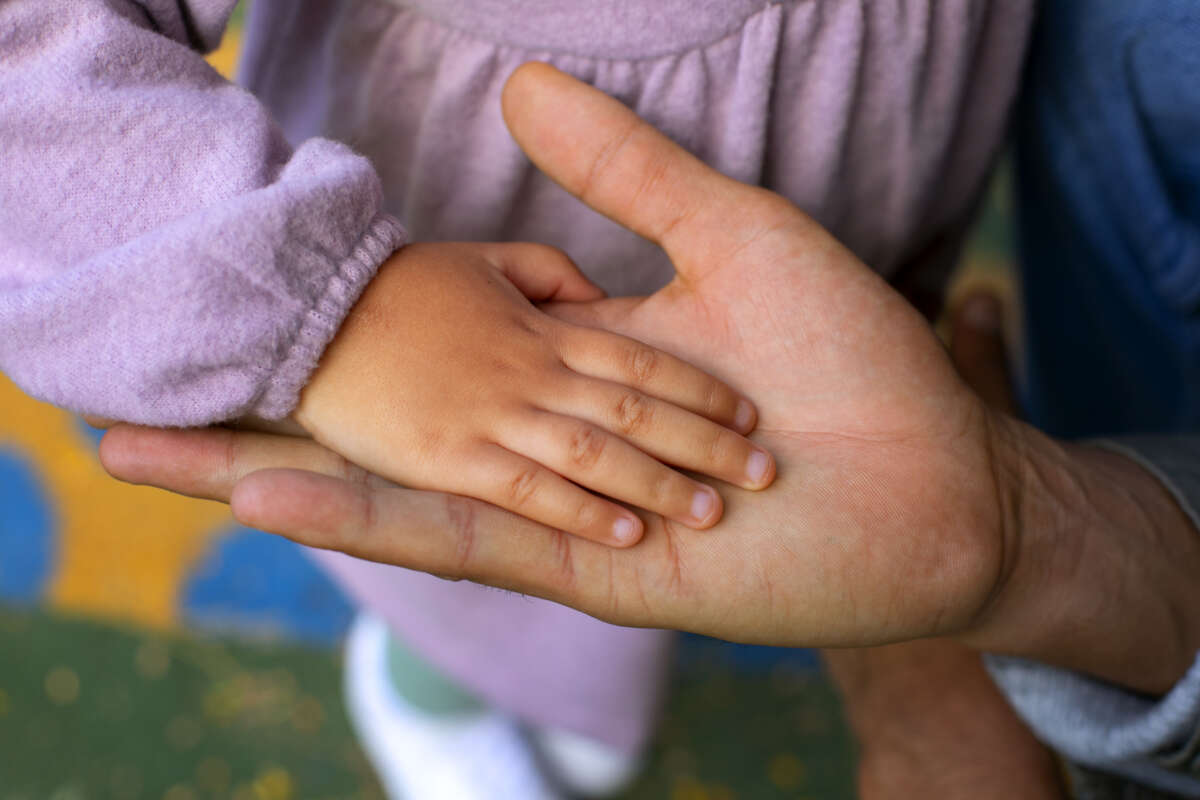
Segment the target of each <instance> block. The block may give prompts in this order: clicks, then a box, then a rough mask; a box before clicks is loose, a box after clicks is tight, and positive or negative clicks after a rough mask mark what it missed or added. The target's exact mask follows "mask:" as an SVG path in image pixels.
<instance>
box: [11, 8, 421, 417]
mask: <svg viewBox="0 0 1200 800" xmlns="http://www.w3.org/2000/svg"><path fill="white" fill-rule="evenodd" d="M234 5H235V0H145V2H133V0H7V2H3V3H0V370H2V371H3V372H4V373H5V374H7V375H8V376H10V377H11V378H12V379H13V381H14V382H16V383H17V385H19V386H20V387H21V388H22V389H24V390H25V391H26V392H28V393H29V394H31V395H33V396H35V397H38V398H40V399H43V400H47V401H49V402H51V403H54V404H55V405H58V406H63V407H66V408H69V409H71V410H74V411H79V412H84V413H90V414H95V415H98V416H103V417H110V418H115V419H119V420H126V421H132V422H140V423H145V424H152V425H203V424H207V423H212V422H216V421H219V420H224V419H229V418H233V417H238V416H241V415H244V414H248V413H254V414H258V415H260V416H263V417H268V418H278V417H282V416H285V415H286V414H287V413H289V411H290V410H291V409H292V407H293V406H294V405H295V403H296V402H297V399H298V396H299V392H300V389H301V388H302V387H303V385H304V383H305V382H306V381H307V379H308V376H309V375H310V373H311V371H312V370H313V369H314V368H315V365H316V363H317V360H318V358H319V356H320V354H321V352H322V351H323V350H324V347H325V346H326V345H327V344H328V342H329V341H330V339H332V337H333V335H334V333H335V332H336V330H337V328H338V327H339V325H340V324H341V320H342V319H343V317H344V316H345V314H346V313H347V312H348V310H349V308H350V306H351V305H352V304H353V303H354V301H355V300H356V299H357V297H358V295H359V294H360V292H361V291H362V289H363V288H364V287H365V285H366V284H367V282H368V281H369V280H370V279H371V277H372V276H373V274H374V272H375V270H376V269H377V267H378V266H379V264H380V263H382V261H383V260H384V259H386V258H387V256H388V255H390V254H391V252H393V251H394V250H395V248H396V247H398V246H399V245H400V244H401V243H402V242H403V239H404V231H403V229H402V228H401V227H400V225H399V223H398V222H397V221H396V220H394V219H393V218H391V217H389V216H388V215H387V214H386V213H384V212H383V210H382V190H381V187H380V182H379V180H378V177H377V176H376V173H375V170H374V169H373V167H372V165H371V164H370V163H369V162H368V161H367V160H366V159H364V158H362V157H360V156H359V155H357V154H355V153H354V152H352V151H351V150H350V149H349V148H347V147H345V146H344V145H342V144H339V143H337V142H333V141H328V140H322V139H313V140H310V141H308V142H304V143H302V144H300V145H299V146H298V147H296V148H293V147H292V146H290V145H289V143H288V142H287V141H286V140H285V138H284V136H283V135H282V133H281V132H280V130H279V129H278V127H277V126H276V125H275V123H274V121H273V120H272V119H271V117H270V115H269V114H268V113H267V111H266V110H265V108H264V107H263V106H262V105H261V104H260V103H259V102H258V101H257V100H256V99H255V98H254V97H253V96H252V95H251V94H250V93H248V92H246V91H244V90H243V89H240V88H238V87H236V86H234V85H232V84H230V83H229V82H227V81H225V80H224V79H222V78H221V77H220V76H219V75H218V74H217V73H216V72H215V71H213V70H212V69H211V68H210V67H209V66H208V65H207V63H205V61H204V60H203V58H202V55H201V53H202V51H204V50H206V49H211V48H212V47H214V46H215V45H216V44H217V43H218V42H219V40H220V36H221V33H222V31H223V29H224V27H225V25H226V22H227V20H228V18H229V15H230V12H231V11H232V9H233V6H234Z"/></svg>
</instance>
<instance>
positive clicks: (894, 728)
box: [824, 290, 1065, 800]
mask: <svg viewBox="0 0 1200 800" xmlns="http://www.w3.org/2000/svg"><path fill="white" fill-rule="evenodd" d="M1001 312H1002V306H1001V303H1000V301H999V299H998V298H997V297H996V296H995V295H994V294H993V293H991V292H988V291H986V290H983V291H981V290H975V291H972V292H970V293H968V294H967V295H966V297H965V299H964V300H963V301H962V303H960V304H958V305H957V306H956V307H955V308H954V309H953V311H952V314H951V326H950V329H951V340H950V354H951V356H952V358H953V360H954V366H955V367H956V368H957V369H958V372H959V374H960V375H962V377H963V379H964V380H965V381H966V382H967V383H968V385H970V386H971V388H973V389H974V390H975V391H976V392H977V393H978V394H979V395H980V397H982V398H983V399H984V400H985V401H987V402H988V403H989V404H990V405H991V406H992V407H994V408H1000V409H1005V410H1011V409H1012V408H1013V397H1012V392H1011V390H1010V386H1009V378H1008V369H1007V364H1006V360H1005V352H1004V343H1003V338H1002V336H1001V330H1000V329H1001V319H1002V313H1001ZM824 656H825V664H826V666H827V668H828V669H829V672H830V674H831V675H832V677H833V679H834V681H835V682H836V684H837V685H838V688H839V689H840V690H841V694H842V705H843V708H844V709H845V712H846V717H847V721H848V722H849V723H850V727H851V728H852V729H853V731H854V735H855V737H856V738H857V740H858V748H857V750H858V796H859V797H860V798H861V800H884V799H885V798H886V800H904V798H926V797H938V798H945V800H959V799H961V800H968V799H969V800H987V799H988V798H997V800H1000V798H1009V797H1021V798H1026V799H1027V800H1059V799H1060V798H1063V797H1065V793H1064V791H1063V787H1062V781H1061V777H1060V774H1059V769H1058V765H1057V763H1056V762H1055V759H1054V757H1053V756H1052V755H1051V753H1050V751H1049V750H1047V749H1046V747H1045V745H1043V744H1042V743H1041V742H1039V741H1038V740H1037V739H1036V738H1035V737H1034V735H1033V733H1032V732H1031V731H1030V730H1029V728H1028V726H1026V725H1025V723H1024V722H1022V721H1021V719H1020V718H1019V717H1018V716H1017V714H1016V712H1015V711H1013V709H1012V706H1011V705H1009V703H1008V700H1007V699H1006V698H1005V697H1004V695H1003V694H1001V692H1000V690H999V689H998V688H997V687H996V684H995V683H993V682H992V679H991V677H990V676H989V675H988V673H987V670H986V669H985V668H984V665H983V659H982V658H981V656H980V655H979V653H977V652H975V651H974V650H971V649H970V648H967V647H965V646H963V645H961V644H959V643H957V642H953V641H950V640H947V639H927V640H922V641H916V642H903V643H901V644H892V645H887V646H885V647H868V648H860V649H847V650H827V651H825V653H824Z"/></svg>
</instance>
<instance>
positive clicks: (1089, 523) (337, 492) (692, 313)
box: [104, 65, 1200, 691]
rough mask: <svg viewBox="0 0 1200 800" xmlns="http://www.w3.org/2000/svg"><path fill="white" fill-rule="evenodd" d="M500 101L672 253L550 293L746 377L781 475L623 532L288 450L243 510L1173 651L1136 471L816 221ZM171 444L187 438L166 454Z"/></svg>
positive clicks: (1007, 639) (800, 633)
mask: <svg viewBox="0 0 1200 800" xmlns="http://www.w3.org/2000/svg"><path fill="white" fill-rule="evenodd" d="M505 110H506V115H507V119H508V123H509V126H510V128H511V130H512V131H513V134H514V136H515V137H516V138H517V140H518V141H519V142H520V143H521V144H522V146H523V147H525V148H526V150H527V151H528V152H529V153H530V154H531V156H532V157H533V158H534V160H535V161H536V162H537V163H538V164H539V166H541V167H542V169H543V170H544V171H545V172H546V173H547V174H549V175H550V176H551V177H553V178H555V179H556V180H558V181H559V182H560V183H562V184H563V185H564V186H565V187H566V188H567V189H568V190H569V191H572V192H574V193H576V194H578V195H579V196H581V197H582V198H583V199H584V200H585V201H586V202H588V203H589V204H590V205H592V206H593V207H595V208H596V209H598V210H599V211H601V212H604V213H606V214H608V215H609V216H611V217H613V218H614V219H616V220H617V221H619V222H622V223H623V224H626V225H628V226H629V227H631V228H632V229H634V230H636V231H638V232H639V233H641V234H643V235H645V236H647V237H648V238H651V239H653V240H655V241H658V242H659V243H661V244H662V245H663V246H664V247H665V248H666V250H667V251H668V253H669V254H670V255H671V257H672V259H673V260H674V261H675V262H676V264H677V266H678V269H679V277H678V278H677V279H676V280H675V281H673V282H672V283H671V284H670V285H669V286H667V287H666V288H664V289H663V290H662V291H661V292H659V293H657V294H655V295H654V296H653V297H651V298H648V299H645V300H624V301H609V302H604V303H598V304H596V305H594V306H590V307H583V308H576V309H574V310H573V311H568V310H565V309H561V308H560V309H558V310H559V313H561V314H563V315H569V316H571V317H572V318H573V319H575V320H576V321H585V322H590V323H592V324H599V323H604V324H607V325H610V326H612V327H613V328H615V329H617V330H618V331H619V332H622V333H625V334H627V335H632V336H633V337H634V338H642V339H644V340H647V341H648V342H649V343H651V344H656V345H658V346H660V347H663V348H665V349H667V350H674V351H676V352H677V354H679V355H683V356H684V357H686V358H688V359H689V360H690V361H692V362H693V363H695V364H697V365H698V366H700V367H702V368H707V369H709V370H710V371H711V372H712V374H714V375H717V376H718V377H723V378H725V379H726V380H727V382H728V383H729V384H731V385H732V386H733V387H734V388H735V389H737V390H740V391H741V392H742V393H744V394H745V395H747V396H749V397H751V398H753V399H754V400H755V402H756V403H757V404H758V408H759V419H760V423H759V433H758V435H757V438H758V440H759V441H760V443H761V444H763V445H765V446H766V447H767V449H769V450H770V451H771V452H773V453H774V454H775V456H776V459H777V462H778V465H779V479H778V480H777V482H776V484H775V485H774V487H773V488H772V489H771V490H770V491H769V492H765V493H763V494H761V495H757V496H752V495H751V494H749V493H746V492H741V491H739V490H736V489H732V488H730V489H727V490H726V492H725V497H726V516H725V518H724V520H723V522H722V524H721V525H720V526H718V527H717V528H714V529H713V530H711V531H708V532H696V531H691V530H686V529H683V528H681V527H680V526H678V525H676V524H674V523H672V522H669V521H664V520H663V519H661V518H659V517H655V516H644V519H645V521H646V535H645V538H644V539H643V541H642V542H641V543H639V544H638V545H637V546H636V547H633V548H630V549H628V550H623V551H617V550H613V549H612V548H608V547H606V546H604V545H599V544H595V543H593V542H588V541H582V540H578V539H573V538H570V537H568V536H566V535H565V534H562V533H561V532H557V531H552V530H550V529H547V528H543V527H540V526H537V525H535V524H532V523H528V522H525V521H521V520H519V519H516V518H514V517H512V516H511V515H506V514H504V513H503V512H500V511H499V509H496V508H495V507H492V506H488V505H485V504H482V503H479V502H472V501H468V500H463V499H461V498H453V497H448V496H445V495H433V494H421V493H414V492H405V491H402V490H398V489H391V488H382V487H379V486H374V487H371V486H364V485H361V484H355V482H354V481H351V482H346V481H345V480H339V479H332V480H331V479H329V478H328V477H320V476H317V475H312V474H299V473H296V472H294V471H291V472H279V471H267V472H263V473H261V474H257V475H251V476H249V477H247V478H246V479H245V480H244V481H242V482H241V483H240V485H238V486H237V488H236V491H235V492H233V495H232V501H233V506H234V512H235V514H237V515H238V516H239V518H240V519H241V520H242V521H243V522H246V523H247V524H251V525H256V526H258V527H261V528H264V529H267V530H272V531H276V532H280V533H284V534H286V535H289V536H291V537H293V538H295V539H297V540H299V541H302V542H304V543H306V544H310V545H314V546H317V547H331V548H336V549H338V550H342V551H345V552H348V553H350V554H352V555H358V556H361V557H364V558H371V559H374V560H378V561H386V562H389V563H394V564H401V565H405V566H410V567H415V568H417V569H423V570H426V571H429V572H433V573H437V574H442V575H448V576H454V577H465V578H470V579H473V580H477V581H480V582H483V583H490V584H493V585H497V586H504V587H509V588H513V589H518V590H520V591H524V592H528V593H530V594H536V595H539V596H542V597H547V598H549V599H552V600H556V601H558V602H562V603H565V604H567V605H571V606H574V607H576V608H579V609H581V610H583V611H586V612H588V613H591V614H593V615H595V616H598V617H600V618H603V619H606V620H609V621H612V622H617V623H622V624H627V625H648V626H658V627H673V628H680V629H684V630H693V631H698V632H702V633H708V634H711V635H715V636H719V637H722V638H726V639H732V640H737V641H748V642H767V643H771V644H780V645H787V644H796V645H799V644H804V645H851V644H858V645H862V644H877V643H884V642H890V641H896V640H899V639H909V638H914V637H920V636H931V635H948V634H957V635H959V636H960V637H962V638H963V639H964V640H965V641H968V642H969V643H972V644H974V645H976V646H978V647H981V648H984V649H992V650H996V651H1000V652H1008V653H1014V654H1018V655H1025V656H1030V657H1035V658H1041V659H1042V660H1046V661H1050V662H1052V663H1057V664H1059V665H1061V666H1066V667H1070V668H1076V669H1086V670H1089V671H1091V672H1093V673H1095V674H1097V675H1099V676H1101V677H1105V678H1108V679H1110V680H1113V681H1116V682H1121V683H1126V684H1127V685H1129V686H1132V687H1134V688H1138V689H1142V690H1144V691H1163V690H1164V689H1165V688H1167V687H1169V686H1170V685H1171V684H1172V683H1173V682H1174V681H1175V680H1176V679H1177V678H1178V677H1179V676H1180V675H1182V674H1183V672H1184V671H1186V669H1187V667H1188V666H1189V665H1190V663H1191V660H1192V657H1193V656H1194V653H1195V652H1196V649H1197V646H1200V613H1197V609H1196V604H1195V603H1194V575H1195V574H1196V572H1198V571H1200V537H1197V536H1196V535H1195V531H1194V529H1193V528H1192V526H1191V524H1190V522H1189V521H1188V519H1187V517H1186V516H1185V515H1184V514H1183V513H1182V511H1181V510H1180V508H1179V506H1178V505H1177V504H1176V503H1175V501H1174V500H1173V498H1172V497H1171V495H1170V494H1169V493H1168V492H1167V491H1166V490H1165V489H1164V487H1163V486H1162V485H1161V484H1160V483H1158V481H1157V480H1156V479H1155V478H1154V477H1153V476H1152V475H1150V473H1149V472H1147V471H1146V470H1145V469H1143V468H1141V467H1140V466H1138V465H1137V464H1135V463H1134V462H1132V461H1130V460H1129V459H1126V458H1124V457H1122V456H1119V455H1116V454H1113V453H1108V452H1104V451H1100V450H1097V449H1095V448H1083V447H1079V446H1075V445H1063V444H1059V443H1056V442H1053V441H1051V440H1049V439H1048V438H1047V437H1045V436H1042V435H1041V434H1038V433H1037V432H1036V431H1033V430H1032V429H1030V428H1028V427H1027V426H1023V425H1021V424H1020V423H1018V422H1016V421H1015V420H1012V419H1011V418H1009V417H1005V416H1004V415H1002V414H999V413H997V412H994V411H990V410H988V409H987V408H986V407H985V405H984V403H983V402H982V401H981V400H980V399H979V398H978V397H977V396H976V395H975V394H974V393H972V392H971V391H970V390H969V389H968V388H967V387H966V386H965V385H964V384H963V383H962V382H961V380H960V379H959V378H958V376H957V375H956V374H955V372H954V369H953V367H952V365H951V364H950V361H949V359H948V358H947V356H946V353H945V351H944V350H943V349H942V348H941V346H940V345H939V344H938V343H937V341H936V340H935V339H934V337H933V335H932V333H931V331H930V329H929V328H928V326H927V325H926V323H925V322H924V320H923V319H922V318H921V317H920V316H919V315H918V314H917V313H916V312H915V311H914V310H913V309H912V308H911V307H910V306H909V305H908V304H907V303H905V302H904V300H903V299H902V298H901V297H900V296H899V295H897V294H896V293H895V292H894V291H893V290H892V289H891V288H890V287H889V286H887V284H886V283H884V282H883V281H882V280H881V279H880V278H878V277H877V276H876V275H874V274H873V273H872V272H871V271H870V270H868V269H867V268H866V267H865V266H864V265H863V264H861V263H860V262H859V261H858V260H857V259H856V258H854V256H853V255H851V254H850V253H849V252H848V251H846V250H845V249H844V248H842V247H841V246H840V245H839V244H838V243H837V242H836V241H834V240H833V239H832V238H831V237H830V236H829V235H828V234H827V233H826V232H825V231H823V230H822V229H821V228H820V227H819V226H818V225H816V224H815V223H814V222H813V221H812V220H810V219H809V218H808V217H806V216H805V215H804V214H802V213H801V212H800V211H798V210H797V209H795V208H794V207H793V206H791V205H790V204H788V203H787V202H786V201H784V200H783V199H781V198H779V197H778V196H776V195H773V194H771V193H769V192H766V191H764V190H762V189H756V188H753V187H748V186H745V185H743V184H739V183H737V182H735V181H732V180H730V179H728V178H725V177H723V176H721V175H719V174H717V173H716V172H714V171H712V170H710V169H708V168H707V167H705V166H704V165H702V164H701V163H700V162H699V161H697V160H696V159H694V158H692V157H691V156H689V155H688V154H686V153H685V152H684V151H682V150H681V149H679V148H678V147H676V146H675V145H673V144H671V143H670V142H669V141H667V140H666V139H665V138H664V137H662V136H661V135H660V134H658V133H657V132H656V131H654V130H653V129H652V128H650V127H649V126H647V125H646V124H645V123H643V122H641V121H640V120H638V119H637V117H636V116H634V115H633V113H632V112H630V111H629V110H628V109H626V108H625V107H624V106H622V105H620V104H619V103H618V102H616V101H615V100H612V99H611V98H608V97H607V96H605V95H603V94H602V93H600V92H597V91H595V90H593V89H589V88H588V87H587V86H585V85H583V84H581V83H579V82H577V81H574V80H573V79H571V78H568V77H567V76H565V75H562V74H561V73H559V72H557V71H555V70H553V69H552V68H550V67H547V66H545V65H527V66H525V67H522V68H521V69H520V70H518V71H517V72H516V73H515V74H514V76H513V77H512V78H511V79H510V82H509V84H508V86H507V89H506V92H505ZM205 437H208V438H205ZM174 446H178V447H183V448H191V449H190V451H188V452H189V453H190V455H186V456H185V457H184V461H183V463H182V464H171V463H169V462H170V460H171V459H172V458H178V457H179V456H176V454H175V453H173V452H172V451H171V448H172V447H174ZM312 447H313V445H311V444H304V443H300V444H295V443H291V442H282V443H281V442H280V441H279V440H272V439H269V438H263V437H262V436H258V437H257V438H255V436H254V435H252V434H246V435H244V437H243V438H240V439H239V438H237V437H232V436H230V435H228V434H221V433H216V434H205V433H199V434H197V433H187V432H183V433H175V434H171V433H169V432H168V433H162V432H160V433H153V432H145V431H142V432H140V433H139V432H137V431H131V430H130V429H128V428H125V429H117V430H115V431H114V433H113V434H110V437H109V440H108V442H107V446H106V448H105V451H104V452H105V458H106V460H107V463H108V464H109V466H110V469H111V470H112V471H113V472H114V474H116V475H118V476H119V477H125V478H127V479H132V480H139V479H140V480H147V481H153V482H154V483H157V484H159V485H163V486H166V487H167V488H173V489H176V490H179V491H198V492H200V493H207V494H210V495H215V496H218V497H225V496H228V495H229V493H230V492H231V491H232V490H233V486H232V481H234V480H236V479H237V478H239V477H241V476H243V475H246V474H247V473H248V472H250V471H251V470H255V469H260V468H262V467H267V466H283V467H287V466H291V467H300V468H302V469H310V470H313V471H316V472H325V473H327V474H333V475H338V476H344V475H345V474H346V469H345V467H344V465H343V464H342V462H341V461H340V459H338V458H337V457H331V456H330V455H329V454H328V453H327V452H323V451H320V449H319V448H318V449H317V450H313V449H312ZM297 448H301V449H300V450H298V449H297ZM206 470H207V471H208V473H210V474H205V471H206ZM350 474H351V477H355V478H357V477H358V476H359V473H358V472H357V471H354V470H351V471H350ZM1145 586H1154V587H1156V591H1154V592H1145V591H1142V590H1141V588H1140V587H1145ZM1114 587H1119V588H1121V591H1114V590H1113V589H1114ZM1088 620H1091V621H1093V624H1086V621H1088ZM1094 621H1100V622H1098V623H1097V622H1094Z"/></svg>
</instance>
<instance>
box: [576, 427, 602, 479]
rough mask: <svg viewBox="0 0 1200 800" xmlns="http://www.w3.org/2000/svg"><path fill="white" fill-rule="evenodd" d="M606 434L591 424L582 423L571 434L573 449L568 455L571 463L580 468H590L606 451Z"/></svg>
mask: <svg viewBox="0 0 1200 800" xmlns="http://www.w3.org/2000/svg"><path fill="white" fill-rule="evenodd" d="M604 443H605V436H604V434H602V433H601V432H600V431H599V430H597V429H596V428H593V427H591V426H590V425H580V426H579V427H578V428H576V429H575V433H574V434H573V435H572V436H571V449H570V452H569V454H568V457H569V458H570V460H571V463H572V464H573V465H574V466H576V467H578V468H580V469H590V468H592V467H594V466H595V465H596V462H597V461H599V460H600V454H601V453H603V452H604Z"/></svg>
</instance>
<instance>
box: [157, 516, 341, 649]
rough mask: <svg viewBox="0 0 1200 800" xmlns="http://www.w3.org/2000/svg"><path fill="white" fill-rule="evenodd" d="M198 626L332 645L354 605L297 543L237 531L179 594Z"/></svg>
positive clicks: (187, 618) (239, 528) (219, 545)
mask: <svg viewBox="0 0 1200 800" xmlns="http://www.w3.org/2000/svg"><path fill="white" fill-rule="evenodd" d="M181 612H182V613H181V615H182V617H183V619H184V620H185V621H186V623H187V624H188V625H190V626H194V627H197V628H204V629H208V630H216V631H222V632H228V631H234V632H239V633H248V634H252V635H257V636H264V635H265V636H269V637H275V638H289V639H298V640H300V641H304V642H310V643H315V644H326V645H332V644H335V643H337V642H338V641H340V640H341V637H342V635H343V633H344V632H345V630H346V628H347V627H348V626H349V624H350V620H351V619H352V618H353V617H354V607H353V606H352V605H351V604H350V602H349V601H348V600H347V599H346V596H345V595H344V594H342V592H341V591H340V590H339V589H338V588H337V586H335V585H334V584H333V583H332V582H331V581H330V580H329V578H327V577H326V576H325V573H323V572H322V571H321V570H320V568H319V567H317V566H316V565H315V564H314V563H313V562H312V561H311V560H310V559H309V558H308V557H307V556H305V555H304V553H303V551H302V549H301V547H300V546H299V545H298V544H296V543H295V542H291V541H289V540H287V539H284V538H281V537H279V536H272V535H270V534H267V533H263V532H262V531H256V530H254V529H252V528H246V527H242V526H240V525H239V526H235V527H234V528H233V529H232V530H230V531H229V532H228V533H226V534H225V535H224V536H222V537H221V538H219V539H217V540H216V544H215V546H214V547H213V549H212V551H211V552H210V553H209V554H208V557H207V558H205V559H204V560H203V561H202V562H201V563H200V564H199V565H198V566H197V568H196V570H195V571H194V572H193V573H192V575H191V576H190V577H189V579H188V580H187V583H186V585H185V586H184V589H183V592H182V608H181Z"/></svg>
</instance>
